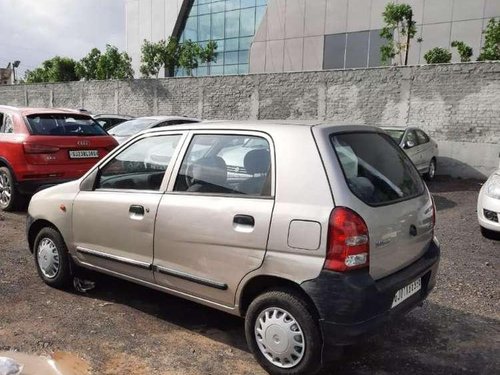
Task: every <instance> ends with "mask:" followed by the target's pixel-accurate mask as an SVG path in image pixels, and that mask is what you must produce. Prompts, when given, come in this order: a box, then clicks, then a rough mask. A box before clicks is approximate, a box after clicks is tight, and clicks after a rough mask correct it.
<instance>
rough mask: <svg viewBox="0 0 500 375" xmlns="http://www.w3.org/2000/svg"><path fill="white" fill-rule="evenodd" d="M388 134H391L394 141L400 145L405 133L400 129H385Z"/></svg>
mask: <svg viewBox="0 0 500 375" xmlns="http://www.w3.org/2000/svg"><path fill="white" fill-rule="evenodd" d="M384 130H385V132H386V133H387V134H389V135H390V136H391V138H392V139H394V141H396V143H397V144H398V145H399V144H400V143H401V140H402V139H403V135H404V134H405V131H404V130H399V129H384Z"/></svg>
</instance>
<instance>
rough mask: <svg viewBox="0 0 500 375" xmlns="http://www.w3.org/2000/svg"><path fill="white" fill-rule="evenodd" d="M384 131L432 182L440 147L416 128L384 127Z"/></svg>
mask: <svg viewBox="0 0 500 375" xmlns="http://www.w3.org/2000/svg"><path fill="white" fill-rule="evenodd" d="M382 129H384V130H385V131H386V132H387V133H388V134H389V135H390V136H391V137H392V138H393V139H394V141H395V142H396V143H397V144H398V145H399V146H400V147H401V148H402V149H403V150H404V151H405V152H406V154H407V155H408V156H409V157H410V159H411V161H412V162H413V164H415V166H416V167H417V169H418V171H419V172H420V174H422V175H423V176H424V177H425V178H426V179H427V180H432V179H433V178H434V177H435V176H436V170H437V157H438V155H439V150H438V145H437V143H436V142H435V141H434V140H433V139H431V138H430V137H429V136H428V135H427V134H426V133H425V132H424V131H423V130H422V129H419V128H417V127H414V126H409V127H407V128H401V127H399V128H398V127H382Z"/></svg>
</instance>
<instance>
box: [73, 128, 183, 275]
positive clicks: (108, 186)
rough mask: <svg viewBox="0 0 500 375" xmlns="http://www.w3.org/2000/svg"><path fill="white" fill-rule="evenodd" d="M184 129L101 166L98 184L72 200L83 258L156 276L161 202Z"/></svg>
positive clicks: (133, 148) (152, 139) (124, 271)
mask: <svg viewBox="0 0 500 375" xmlns="http://www.w3.org/2000/svg"><path fill="white" fill-rule="evenodd" d="M182 139H183V134H182V133H180V134H169V135H154V136H149V137H143V138H141V139H139V140H137V141H136V142H134V143H133V144H131V145H130V146H128V147H127V148H126V149H124V150H122V151H121V152H120V153H119V154H117V155H116V156H115V157H114V158H112V159H110V160H109V161H108V162H107V163H106V164H105V165H103V166H102V167H100V168H99V172H98V175H97V178H96V184H95V188H93V189H91V190H89V191H80V192H79V194H78V195H77V197H76V198H75V201H74V204H73V238H74V243H75V245H76V251H77V256H78V258H79V259H80V261H82V262H85V263H87V264H91V265H93V266H96V267H100V268H104V269H106V270H110V271H112V272H117V273H120V274H125V275H127V276H131V277H134V278H138V279H141V280H146V281H149V282H152V281H153V273H152V266H151V265H152V263H153V239H154V224H155V218H156V212H157V208H158V204H159V202H160V200H161V197H162V192H163V190H164V189H165V187H166V184H167V179H168V177H169V176H170V171H171V169H172V164H173V161H172V157H173V155H175V153H176V150H177V148H178V147H180V144H181V141H182Z"/></svg>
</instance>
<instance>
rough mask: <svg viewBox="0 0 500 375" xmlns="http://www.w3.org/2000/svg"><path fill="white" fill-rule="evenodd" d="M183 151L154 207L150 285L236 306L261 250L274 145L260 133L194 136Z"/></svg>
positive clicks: (261, 256) (269, 207) (265, 235)
mask: <svg viewBox="0 0 500 375" xmlns="http://www.w3.org/2000/svg"><path fill="white" fill-rule="evenodd" d="M186 147H187V150H186V151H185V156H184V157H183V158H182V160H181V159H179V165H178V166H177V167H176V171H177V172H176V173H175V175H176V176H177V177H176V178H175V179H174V178H172V179H171V183H170V186H169V189H168V192H167V193H166V194H165V195H164V197H163V198H162V200H161V202H160V206H159V208H158V215H157V220H156V230H155V238H154V243H155V251H154V269H155V279H156V281H157V282H158V283H159V284H161V285H162V286H165V287H168V288H170V289H174V290H177V291H181V292H184V293H188V294H190V295H193V296H196V297H198V298H203V299H207V300H210V301H213V302H216V303H219V304H222V305H225V306H233V305H234V303H235V301H234V298H235V293H236V289H237V287H238V284H239V283H240V281H241V280H242V279H243V277H244V276H245V275H246V274H247V273H249V272H250V271H252V270H255V269H257V268H258V267H260V265H261V264H262V261H263V259H264V254H265V251H266V246H267V239H268V234H269V226H270V221H271V215H272V211H273V207H274V198H273V197H274V194H273V191H274V189H273V183H274V182H273V181H272V176H273V174H272V170H273V167H272V164H273V161H272V159H271V155H274V153H273V152H272V142H271V139H270V138H269V137H268V136H265V135H263V134H261V133H249V132H238V131H234V132H231V133H220V132H203V133H198V132H194V133H193V136H192V138H191V140H190V142H189V147H188V144H186ZM183 153H184V152H183ZM181 161H182V163H181Z"/></svg>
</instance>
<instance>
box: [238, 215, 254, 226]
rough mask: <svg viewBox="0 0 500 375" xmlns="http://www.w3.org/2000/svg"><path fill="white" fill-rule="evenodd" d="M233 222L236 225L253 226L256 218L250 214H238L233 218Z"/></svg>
mask: <svg viewBox="0 0 500 375" xmlns="http://www.w3.org/2000/svg"><path fill="white" fill-rule="evenodd" d="M233 223H234V224H235V225H245V226H248V227H253V226H254V225H255V219H254V218H253V216H250V215H236V216H235V217H234V219H233Z"/></svg>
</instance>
